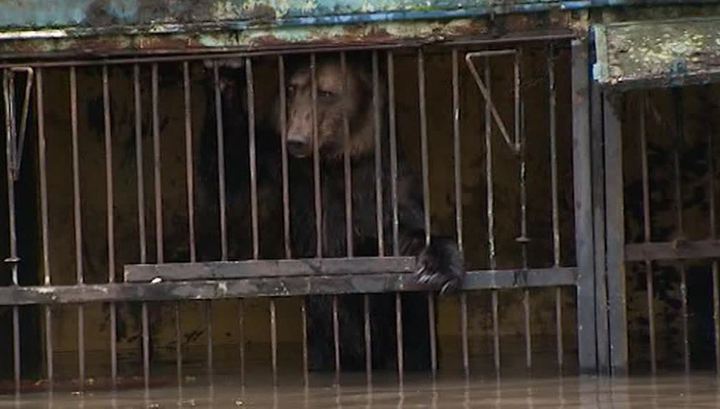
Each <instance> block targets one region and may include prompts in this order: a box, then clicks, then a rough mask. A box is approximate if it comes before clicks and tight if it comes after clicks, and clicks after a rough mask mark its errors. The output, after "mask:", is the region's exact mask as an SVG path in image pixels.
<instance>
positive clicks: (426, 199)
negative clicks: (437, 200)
mask: <svg viewBox="0 0 720 409" xmlns="http://www.w3.org/2000/svg"><path fill="white" fill-rule="evenodd" d="M417 73H418V99H419V100H420V101H419V102H420V155H421V159H422V178H423V210H424V216H425V245H428V244H430V165H429V159H428V142H427V138H428V136H427V104H426V102H427V101H426V100H425V57H424V56H423V50H422V48H419V49H418V52H417Z"/></svg>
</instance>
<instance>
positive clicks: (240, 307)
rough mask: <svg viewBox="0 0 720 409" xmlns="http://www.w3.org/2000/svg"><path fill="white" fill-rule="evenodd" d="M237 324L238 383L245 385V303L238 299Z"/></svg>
mask: <svg viewBox="0 0 720 409" xmlns="http://www.w3.org/2000/svg"><path fill="white" fill-rule="evenodd" d="M238 326H239V328H238V329H239V338H240V383H241V384H242V385H243V386H245V305H244V303H243V300H242V299H239V300H238Z"/></svg>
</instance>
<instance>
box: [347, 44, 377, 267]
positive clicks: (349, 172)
mask: <svg viewBox="0 0 720 409" xmlns="http://www.w3.org/2000/svg"><path fill="white" fill-rule="evenodd" d="M373 55H374V54H373ZM340 70H341V72H342V77H343V81H342V86H343V92H347V90H348V89H349V84H348V81H349V79H348V78H349V77H348V72H347V56H346V54H345V53H344V52H342V53H340ZM373 92H374V91H373ZM373 104H375V105H377V101H375V98H373ZM376 125H377V124H376ZM376 133H377V132H376ZM376 139H377V137H376ZM343 143H344V147H345V149H344V150H343V176H344V177H345V246H346V248H347V250H346V251H347V256H348V257H353V255H354V254H355V249H354V247H355V245H354V243H353V241H354V240H353V206H352V161H351V158H350V121H349V120H348V117H347V112H346V111H345V110H343ZM376 143H377V142H376Z"/></svg>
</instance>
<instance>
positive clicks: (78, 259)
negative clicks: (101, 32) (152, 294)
mask: <svg viewBox="0 0 720 409" xmlns="http://www.w3.org/2000/svg"><path fill="white" fill-rule="evenodd" d="M70 121H71V127H72V162H73V169H72V170H73V210H74V226H75V273H76V279H77V283H78V285H82V284H83V283H84V281H85V278H84V276H83V262H82V261H83V259H82V258H83V255H82V218H81V203H80V158H79V153H78V112H77V73H76V71H75V67H70ZM77 317H78V378H79V379H78V381H79V383H80V389H81V390H83V389H84V388H85V313H84V310H83V306H82V305H78V306H77Z"/></svg>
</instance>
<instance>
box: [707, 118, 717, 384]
mask: <svg viewBox="0 0 720 409" xmlns="http://www.w3.org/2000/svg"><path fill="white" fill-rule="evenodd" d="M713 130H714V127H709V131H708V133H707V146H708V147H707V152H708V156H707V161H708V176H709V177H708V183H709V185H708V190H709V192H708V196H709V198H710V200H709V202H710V203H709V208H710V209H709V210H710V238H711V239H713V240H714V239H716V238H717V232H716V226H717V219H716V215H715V150H714V149H715V144H714V143H713V134H714V132H713ZM719 276H720V268H719V266H718V262H717V260H713V263H712V284H713V291H712V292H713V327H714V329H715V372H716V373H718V374H720V277H719Z"/></svg>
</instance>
